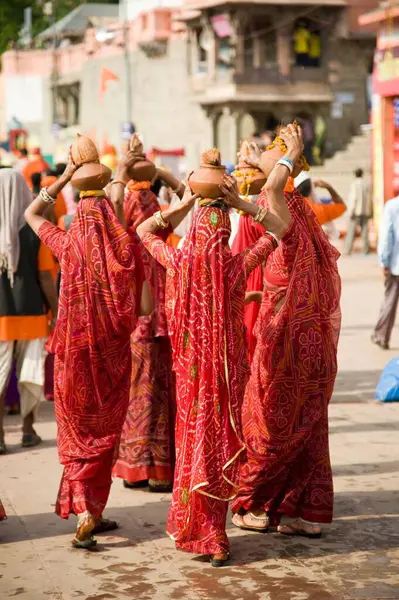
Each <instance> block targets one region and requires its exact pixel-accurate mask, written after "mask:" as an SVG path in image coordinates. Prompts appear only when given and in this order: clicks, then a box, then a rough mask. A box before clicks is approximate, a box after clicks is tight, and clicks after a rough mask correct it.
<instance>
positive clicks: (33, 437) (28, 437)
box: [22, 433, 43, 448]
mask: <svg viewBox="0 0 399 600" xmlns="http://www.w3.org/2000/svg"><path fill="white" fill-rule="evenodd" d="M42 441H43V440H42V438H41V437H40V436H39V435H37V433H24V434H23V436H22V448H33V447H34V446H38V445H39V444H41V443H42Z"/></svg>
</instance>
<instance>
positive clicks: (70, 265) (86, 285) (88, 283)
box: [39, 192, 143, 518]
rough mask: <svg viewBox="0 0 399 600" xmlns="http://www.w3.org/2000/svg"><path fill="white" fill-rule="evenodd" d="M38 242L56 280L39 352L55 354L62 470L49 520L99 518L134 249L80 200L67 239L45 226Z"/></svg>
mask: <svg viewBox="0 0 399 600" xmlns="http://www.w3.org/2000/svg"><path fill="white" fill-rule="evenodd" d="M98 195H100V192H99V193H98ZM39 237H40V238H41V239H42V241H43V242H44V243H45V244H46V245H47V246H48V247H49V248H50V249H51V251H52V252H53V254H54V255H55V256H56V257H57V259H58V261H59V263H60V266H61V272H62V278H61V290H60V298H59V312H58V319H57V324H56V327H55V329H54V331H53V333H52V335H51V337H50V339H49V342H48V344H47V349H48V351H49V352H51V353H53V354H55V382H54V383H55V390H54V403H55V412H56V419H57V426H58V439H57V441H58V453H59V457H60V462H61V464H63V465H64V473H63V476H62V480H61V485H60V490H59V494H58V499H57V506H56V512H57V514H58V515H60V516H61V517H63V518H68V515H69V514H70V513H74V514H80V513H83V512H85V511H88V512H89V513H90V514H92V515H93V516H95V517H101V515H102V512H103V510H104V508H105V505H106V502H107V499H108V495H109V491H110V486H111V471H112V466H113V462H114V455H115V451H117V446H118V444H119V438H120V435H121V431H122V426H123V422H124V420H125V417H126V411H127V406H128V401H129V382H130V374H131V352H130V335H131V333H132V330H133V328H134V327H135V324H136V321H137V313H138V309H139V306H140V297H141V288H142V280H143V273H142V263H141V256H140V251H139V246H138V243H137V241H136V240H135V239H134V238H133V237H132V236H131V235H130V234H128V233H126V231H125V230H124V229H123V227H122V226H121V224H120V223H119V221H118V220H117V218H116V216H115V213H114V211H113V209H112V206H111V204H110V202H109V200H108V199H107V198H105V197H88V198H84V199H82V200H81V202H80V204H79V207H78V210H77V214H76V217H75V219H74V222H73V224H72V226H71V228H70V230H69V232H68V233H66V232H64V231H62V230H61V229H59V228H58V227H55V226H54V225H52V224H51V223H45V224H44V225H42V226H41V228H40V230H39Z"/></svg>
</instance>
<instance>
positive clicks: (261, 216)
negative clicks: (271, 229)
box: [253, 206, 269, 223]
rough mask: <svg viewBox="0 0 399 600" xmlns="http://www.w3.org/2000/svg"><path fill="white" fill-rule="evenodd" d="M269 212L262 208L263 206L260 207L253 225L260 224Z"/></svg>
mask: <svg viewBox="0 0 399 600" xmlns="http://www.w3.org/2000/svg"><path fill="white" fill-rule="evenodd" d="M268 212H269V211H268V210H267V208H264V207H263V206H260V207H259V208H258V212H257V213H256V215H255V216H254V218H253V219H254V221H255V223H262V222H263V221H264V219H265V217H266V215H267V213H268Z"/></svg>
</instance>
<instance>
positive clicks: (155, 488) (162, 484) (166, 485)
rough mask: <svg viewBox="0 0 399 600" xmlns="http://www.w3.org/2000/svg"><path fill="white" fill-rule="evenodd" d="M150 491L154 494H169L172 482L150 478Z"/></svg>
mask: <svg viewBox="0 0 399 600" xmlns="http://www.w3.org/2000/svg"><path fill="white" fill-rule="evenodd" d="M148 485H149V488H150V492H153V493H155V494H169V493H170V492H172V491H173V483H172V482H171V481H159V480H157V479H150V480H149V481H148Z"/></svg>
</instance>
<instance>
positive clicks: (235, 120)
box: [229, 108, 244, 164]
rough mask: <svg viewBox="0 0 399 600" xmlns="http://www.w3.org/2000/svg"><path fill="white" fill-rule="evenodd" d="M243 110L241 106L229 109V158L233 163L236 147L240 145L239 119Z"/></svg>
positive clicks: (234, 161)
mask: <svg viewBox="0 0 399 600" xmlns="http://www.w3.org/2000/svg"><path fill="white" fill-rule="evenodd" d="M243 114H244V111H243V110H242V109H241V108H234V109H230V115H231V121H232V134H231V144H232V147H231V149H230V152H229V160H230V161H231V162H232V163H233V164H235V163H236V157H237V152H238V147H239V145H240V142H241V139H240V136H241V119H242V117H243Z"/></svg>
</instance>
